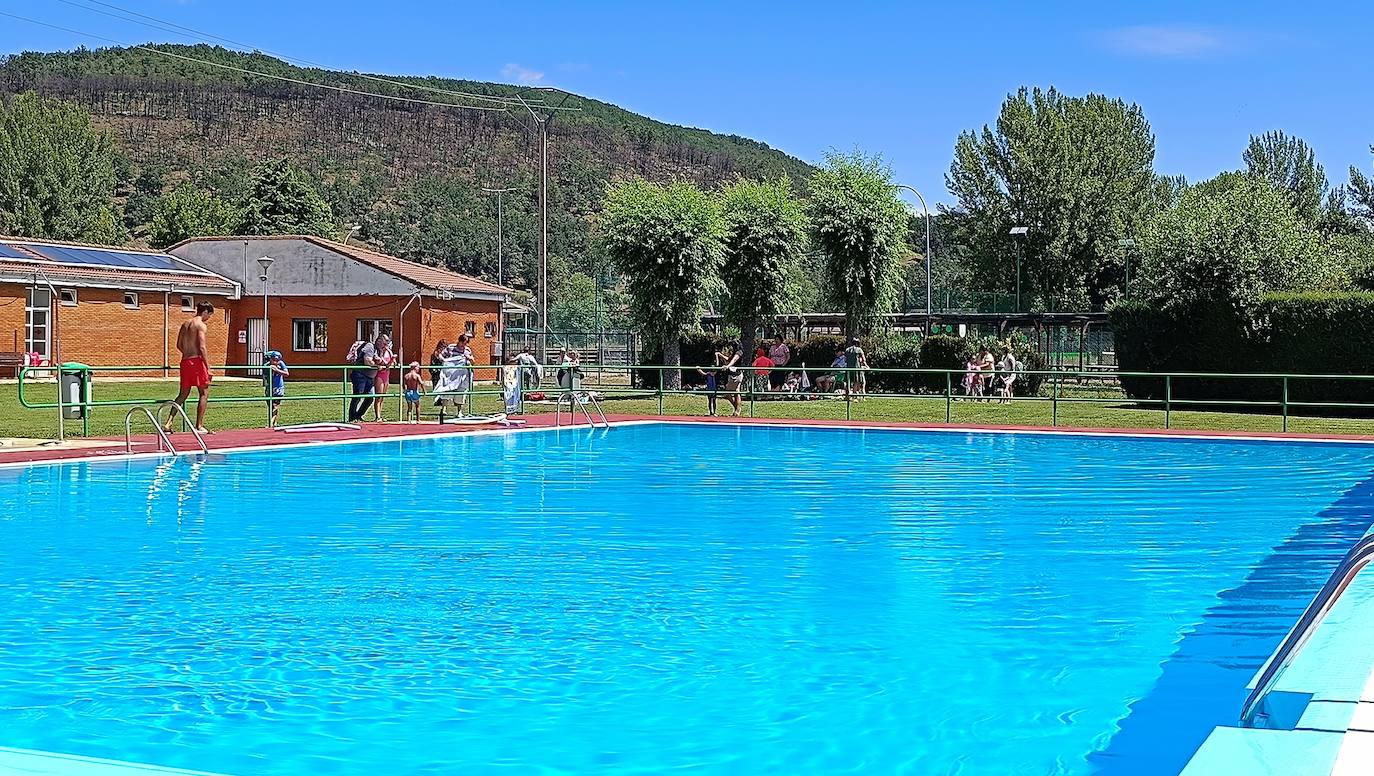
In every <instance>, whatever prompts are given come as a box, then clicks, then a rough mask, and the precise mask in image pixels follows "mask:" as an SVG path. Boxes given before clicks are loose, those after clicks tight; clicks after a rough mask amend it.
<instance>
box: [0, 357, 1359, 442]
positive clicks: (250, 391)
mask: <svg viewBox="0 0 1374 776" xmlns="http://www.w3.org/2000/svg"><path fill="white" fill-rule="evenodd" d="M150 368H151V367H147V366H130V367H92V368H91V369H90V373H91V375H92V376H93V377H94V384H93V387H92V388H91V389H90V390H88V391H85V392H84V393H82V394H81V395H80V396H79V397H78V400H77V401H64V400H63V399H62V398H61V397H60V396H54V394H55V393H56V391H54V383H53V381H52V380H51V379H40V378H39V377H38V375H39V374H51V370H47V369H42V370H40V369H33V368H27V369H24V370H22V371H21V373H20V379H19V385H18V400H19V403H20V405H21V406H22V407H24V408H27V409H30V410H36V411H41V410H52V409H58V410H65V411H67V412H75V414H76V415H79V416H80V417H81V420H82V424H83V431H85V432H89V430H90V426H89V420H90V418H91V416H92V414H93V413H94V412H96V411H99V410H102V409H107V408H119V407H123V408H128V407H132V406H135V405H139V404H147V403H149V402H152V401H155V400H161V401H165V400H166V399H167V398H170V396H166V395H160V396H154V394H155V393H163V394H165V393H167V392H171V390H172V389H171V388H170V386H167V387H164V385H165V384H162V383H154V384H153V385H156V386H157V387H156V388H153V389H151V390H144V391H141V392H140V391H139V390H137V386H138V385H139V384H140V383H138V382H135V381H128V380H121V381H113V382H111V383H109V384H108V385H104V386H102V383H101V379H100V378H101V377H102V376H112V375H113V376H117V375H119V374H128V373H134V372H138V371H146V370H149V369H150ZM228 368H231V369H233V368H238V369H243V368H245V367H243V366H237V367H228ZM358 368H359V367H356V366H352V365H334V366H317V367H305V366H301V367H293V368H292V376H293V377H292V379H293V383H292V384H291V385H290V386H289V390H288V392H287V395H286V396H285V397H270V396H267V395H265V391H264V389H263V386H262V384H261V383H256V382H254V381H245V380H240V381H234V382H229V381H226V382H227V383H228V385H227V386H225V387H224V388H223V389H221V390H220V391H219V393H218V394H216V395H213V396H212V397H211V399H210V403H211V404H215V405H230V406H231V407H232V406H233V405H238V406H241V407H242V406H245V405H246V406H250V407H251V406H253V405H257V406H258V407H261V408H262V410H263V411H262V412H260V413H258V412H253V413H245V412H242V411H238V412H237V414H236V415H235V419H234V421H233V423H234V424H237V425H240V426H252V425H262V423H260V422H258V420H257V419H265V417H266V414H267V412H266V411H267V408H268V407H269V406H270V404H269V403H270V402H272V401H282V402H284V403H285V404H286V405H287V406H292V405H296V406H299V407H300V408H301V409H300V412H299V413H298V414H297V416H296V417H293V418H291V420H293V421H306V420H321V419H331V420H332V419H337V418H338V417H340V416H345V417H346V412H347V405H348V403H349V402H350V400H352V399H355V398H358V397H359V395H358V394H355V393H353V392H352V391H351V389H350V386H349V383H348V382H347V381H346V380H341V381H338V382H334V381H324V380H321V381H311V380H310V379H309V377H308V375H309V374H311V372H312V370H319V371H320V372H325V371H328V372H332V373H334V374H339V373H346V372H347V371H349V370H353V369H358ZM472 369H473V373H474V376H475V378H476V379H475V384H474V386H473V388H472V390H471V391H470V392H468V394H467V395H466V409H467V411H470V412H476V411H479V410H485V411H487V412H491V413H498V412H501V411H503V409H504V408H506V407H507V406H508V405H507V401H508V399H511V398H514V400H515V402H516V405H517V411H522V412H530V413H538V412H543V411H549V410H551V409H552V406H553V403H554V399H555V397H556V395H557V394H558V393H559V392H560V389H559V388H558V387H557V386H558V379H557V378H558V374H557V372H558V368H557V367H555V368H553V369H549V370H547V371H546V374H545V377H544V381H543V383H542V384H539V385H535V386H526V387H525V388H524V389H523V390H519V391H518V396H514V397H511V396H509V391H510V389H508V388H506V387H505V385H506V384H513V383H507V378H508V377H509V373H507V372H505V371H503V367H500V366H476V367H472ZM676 369H683V370H684V371H687V372H689V373H696V372H697V370H698V369H700V370H701V371H702V372H706V373H712V372H713V370H714V368H713V367H709V366H703V367H700V368H698V367H665V366H661V365H643V364H639V365H626V366H616V365H608V364H588V363H584V364H582V365H581V366H580V370H581V372H582V373H583V374H584V375H585V377H584V379H583V381H582V388H583V390H584V391H588V392H594V393H596V394H598V395H599V396H600V397H601V398H602V400H603V401H605V402H606V403H607V409H608V410H609V411H611V412H612V413H619V414H622V415H689V414H702V413H703V412H705V411H706V410H707V408H708V407H711V406H714V407H715V411H716V412H720V413H729V414H735V413H738V414H740V415H747V416H751V417H764V418H778V419H789V418H790V419H812V420H814V419H832V420H846V419H847V420H870V421H872V420H879V421H900V422H924V423H932V424H956V425H995V426H1045V427H1057V426H1063V425H1068V426H1074V427H1086V428H1098V427H1102V428H1111V427H1115V428H1123V427H1125V428H1154V427H1162V428H1166V429H1171V428H1191V429H1203V430H1244V431H1264V432H1272V433H1284V432H1290V431H1302V432H1311V433H1359V434H1374V375H1300V374H1223V373H1193V372H1188V373H1184V372H1178V373H1148V372H1110V373H1104V372H1102V371H1100V370H1038V371H1025V372H1018V373H1015V375H1013V376H1012V378H1013V379H1012V380H1011V381H1010V382H1011V385H1010V389H1009V390H1008V389H1007V388H1006V381H1005V378H1006V377H1008V376H1009V375H1007V374H1004V373H997V372H986V373H981V374H978V375H976V377H977V378H978V380H977V382H976V383H971V380H972V379H973V378H974V377H975V375H974V373H971V372H968V371H965V370H941V369H866V370H857V369H847V368H843V367H837V368H831V369H809V370H804V371H802V370H790V371H789V375H788V377H789V378H792V377H796V378H800V379H797V380H795V381H793V380H790V379H789V380H788V381H787V383H785V384H784V386H783V387H782V388H781V389H775V388H772V387H771V386H769V385H768V381H767V380H764V379H761V377H760V376H758V375H755V374H752V373H754V372H756V370H755V369H754V368H752V367H747V368H743V369H741V370H740V371H739V372H738V373H735V374H734V375H731V374H730V373H726V372H714V374H716V377H717V379H716V382H715V388H714V390H711V389H709V388H708V387H706V386H699V387H690V388H661V387H654V388H636V387H633V386H632V385H631V384H630V383H629V381H628V375H629V373H630V372H631V371H632V370H643V371H645V372H650V373H652V372H654V371H659V372H671V371H674V370H676ZM1123 380H1126V381H1128V382H1129V381H1132V380H1135V381H1148V382H1149V384H1150V385H1151V386H1153V387H1152V388H1151V390H1150V392H1149V395H1128V394H1127V392H1126V391H1125V390H1124V389H1123V387H1122V381H1123ZM1204 380H1205V381H1206V384H1207V387H1208V391H1209V392H1208V394H1207V398H1201V397H1199V396H1198V395H1196V394H1190V393H1189V391H1190V390H1191V388H1190V387H1191V386H1195V385H1198V384H1199V383H1200V381H1204ZM656 382H658V383H659V384H660V385H661V384H662V382H663V381H656ZM670 382H671V380H670ZM143 384H144V385H147V383H143ZM219 385H220V384H219V383H216V386H217V387H219ZM392 385H393V386H394V387H393V389H392V390H391V391H390V392H389V393H387V394H384V395H383V398H384V399H385V400H386V401H387V402H388V404H387V407H388V408H389V409H388V415H387V417H388V418H392V417H395V418H397V419H399V416H400V414H401V413H400V407H401V402H402V399H401V396H400V386H399V381H398V380H396V379H395V378H393V382H392ZM1218 386H1222V387H1223V388H1224V387H1225V386H1234V392H1230V393H1228V392H1227V391H1226V390H1220V392H1219V389H1218ZM427 387H428V386H427ZM1180 388H1181V389H1182V392H1180ZM106 390H108V391H110V392H112V393H117V394H119V395H120V398H112V399H105V398H102V391H106ZM1136 393H1140V392H1138V391H1137V392H1136ZM225 394H232V395H225ZM1324 397H1339V400H1328V399H1327V398H1324ZM54 399H55V400H54ZM429 403H430V399H429V398H427V399H426V400H425V404H426V407H427V408H428V406H429ZM114 414H118V413H114ZM110 417H111V418H112V417H113V414H112V415H111V416H110ZM111 427H112V422H111V420H110V419H109V418H106V419H105V420H104V421H103V422H102V423H100V424H98V428H104V429H109V428H111ZM111 433H112V432H111Z"/></svg>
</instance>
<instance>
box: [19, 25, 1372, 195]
mask: <svg viewBox="0 0 1374 776" xmlns="http://www.w3.org/2000/svg"><path fill="white" fill-rule="evenodd" d="M105 1H106V2H109V3H111V4H113V5H116V6H120V7H124V8H128V9H132V10H136V11H139V12H142V13H146V14H149V15H152V16H156V17H159V18H163V19H167V20H169V21H174V22H178V23H180V24H183V25H186V26H189V27H194V28H197V29H201V30H205V31H209V32H213V33H216V34H219V35H223V36H225V37H228V38H233V39H236V40H241V41H245V42H248V43H252V44H254V45H256V46H258V47H260V48H262V49H266V50H271V51H276V52H281V53H284V54H288V55H292V56H298V57H302V58H305V59H309V60H313V61H316V62H320V63H322V64H325V65H328V66H331V67H337V68H342V69H356V70H362V71H370V72H377V73H389V74H393V73H403V74H420V75H427V74H435V75H443V76H453V77H462V78H472V79H481V80H493V81H508V82H516V81H523V82H539V83H545V84H550V85H555V86H560V87H563V88H566V89H569V90H571V91H574V92H578V93H581V94H586V95H589V96H592V97H596V98H598V99H602V100H606V101H608V102H613V103H616V104H619V105H621V106H624V107H626V108H628V109H630V110H633V111H636V112H639V113H643V114H646V115H649V116H651V117H654V118H657V119H660V120H663V121H668V122H672V123H678V124H687V125H692V126H700V127H705V128H707V129H711V130H715V131H718V132H727V133H734V134H739V135H745V136H748V137H753V138H756V139H759V140H763V141H764V142H767V143H769V144H770V145H773V146H775V147H777V148H781V149H783V150H784V151H787V152H789V153H792V154H794V155H796V156H799V157H801V158H803V159H807V160H813V161H814V160H818V159H819V158H820V157H821V156H822V155H823V154H824V152H825V151H826V150H827V149H829V148H839V149H842V150H847V149H850V148H855V147H858V148H862V149H864V150H866V151H871V152H877V153H880V154H881V155H882V156H883V157H884V158H885V159H886V160H887V161H888V162H889V163H890V164H891V165H892V167H893V168H894V169H895V171H896V173H897V178H898V179H899V180H900V181H901V182H905V183H909V184H912V185H914V186H916V187H917V188H918V189H921V190H922V192H923V193H924V194H925V195H926V197H927V199H928V200H931V202H932V206H933V204H934V202H937V201H940V202H949V201H950V197H949V195H948V193H947V192H946V191H945V188H944V173H945V171H946V169H947V168H948V165H949V160H950V155H951V149H952V147H953V143H954V139H955V137H956V135H957V134H958V133H959V131H960V130H964V129H968V128H974V127H979V126H981V125H983V124H984V123H987V122H990V121H992V120H993V119H994V117H995V116H996V112H997V108H998V106H999V104H1000V103H1001V100H1002V99H1003V97H1004V96H1005V95H1006V94H1007V93H1008V92H1010V91H1013V90H1015V89H1016V88H1017V87H1018V86H1020V85H1022V84H1027V85H1040V86H1050V85H1053V86H1056V87H1058V88H1059V89H1060V90H1062V91H1065V92H1067V93H1070V94H1082V93H1085V92H1088V91H1096V92H1101V93H1105V94H1108V95H1113V96H1120V97H1123V98H1125V99H1127V100H1129V101H1133V102H1136V103H1139V104H1140V105H1141V106H1142V107H1143V108H1144V110H1145V115H1146V117H1147V118H1148V119H1149V120H1150V122H1151V124H1152V126H1153V128H1154V131H1155V135H1156V137H1157V139H1158V156H1157V160H1156V168H1157V169H1158V171H1160V172H1162V173H1169V174H1177V173H1182V174H1184V175H1187V176H1188V178H1189V179H1190V180H1201V179H1204V178H1207V177H1210V176H1211V175H1213V174H1215V173H1217V172H1219V171H1222V170H1226V169H1234V168H1236V167H1237V166H1239V165H1240V163H1241V161H1240V155H1241V152H1242V150H1243V149H1244V146H1245V143H1246V140H1247V138H1248V136H1249V135H1250V134H1252V133H1255V134H1258V133H1261V132H1264V131H1266V130H1269V129H1284V130H1286V131H1288V132H1290V133H1293V134H1297V135H1299V136H1301V137H1303V138H1305V139H1306V140H1307V141H1308V142H1309V143H1310V144H1311V145H1312V146H1313V147H1314V148H1315V149H1316V151H1317V155H1318V159H1319V161H1321V162H1322V163H1323V164H1324V165H1325V166H1326V168H1327V172H1328V175H1329V176H1330V177H1331V179H1332V182H1333V183H1337V182H1341V181H1344V180H1345V178H1346V172H1345V171H1346V168H1347V167H1348V166H1349V165H1351V164H1355V165H1358V166H1360V168H1361V169H1363V170H1365V171H1366V172H1368V171H1370V169H1371V155H1370V153H1369V145H1370V144H1371V143H1374V100H1372V99H1371V85H1374V78H1371V76H1372V75H1374V64H1371V62H1374V58H1371V57H1370V55H1369V45H1370V40H1371V32H1370V31H1371V30H1374V4H1365V5H1363V6H1362V5H1361V4H1359V3H1356V2H1348V1H1342V0H1338V1H1337V2H1324V3H1323V2H1304V3H1291V2H1290V3H1277V2H1238V0H1210V1H1209V2H1196V0H1194V1H1193V2H1179V1H1177V0H1161V1H1160V2H1150V3H1146V2H1121V3H1103V2H1100V0H1099V2H1047V3H1029V2H999V1H988V2H978V3H950V2H942V3H938V4H934V3H931V4H926V3H916V2H911V3H899V2H873V3H866V2H843V3H819V2H808V1H807V0H799V1H798V2H792V3H781V2H779V3H775V4H771V8H769V9H767V10H765V8H764V7H763V5H764V4H760V3H749V2H741V1H740V0H735V2H729V3H726V2H716V0H697V1H694V2H690V3H687V2H681V3H646V2H642V1H641V2H634V3H631V2H601V3H594V2H561V3H553V2H533V1H530V2H523V3H492V2H451V1H450V2H442V3H441V2H433V1H429V2H420V1H419V0H393V1H392V2H387V3H376V2H356V1H355V0H335V1H334V2H324V1H323V0H273V1H272V2H266V1H265V0H105ZM83 2H85V0H70V2H69V3H63V2H61V1H60V0H24V1H23V2H19V1H18V0H0V10H5V11H10V12H13V13H18V14H22V15H25V16H29V17H32V18H37V19H42V20H45V21H49V22H53V23H56V24H61V25H63V26H68V27H72V28H74V29H79V30H82V31H87V32H94V33H97V34H100V35H103V36H105V37H109V38H115V39H118V40H120V41H123V42H143V41H148V40H160V41H174V40H178V39H177V38H176V37H175V36H172V35H169V34H167V33H162V32H156V31H152V30H149V29H148V28H146V27H140V26H139V25H136V24H132V23H128V22H123V21H118V20H115V19H111V18H109V17H107V16H101V15H98V14H95V13H91V12H89V11H86V10H81V9H79V8H77V7H74V6H75V5H80V4H82V3H83ZM180 40H181V41H182V42H186V41H187V39H186V38H181V39H180ZM82 43H86V44H87V45H100V43H99V42H97V41H91V40H88V39H82V38H81V37H78V36H75V35H71V34H68V33H63V32H56V31H53V30H48V29H43V28H39V27H33V26H31V25H27V24H23V23H20V22H16V21H12V20H10V19H0V51H3V52H14V51H21V50H26V49H31V50H51V49H62V48H71V47H74V46H76V45H78V44H82Z"/></svg>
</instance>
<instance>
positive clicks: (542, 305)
mask: <svg viewBox="0 0 1374 776" xmlns="http://www.w3.org/2000/svg"><path fill="white" fill-rule="evenodd" d="M530 90H538V91H550V92H554V91H558V90H556V89H553V88H551V87H546V86H545V87H531V88H530ZM562 94H563V99H561V100H559V101H558V104H557V105H548V104H545V103H539V105H538V106H537V107H538V108H539V110H538V111H536V110H535V107H536V106H534V105H531V104H530V103H529V102H528V101H527V100H525V98H524V96H523V95H522V94H521V93H519V92H517V93H516V95H515V98H516V99H517V100H519V101H520V104H521V105H523V106H524V108H525V110H526V111H527V112H528V113H529V115H530V120H531V121H533V122H534V125H535V126H534V127H529V125H526V126H527V127H529V128H538V130H539V328H540V330H541V331H542V332H543V333H544V336H543V337H542V338H541V343H542V341H543V340H547V339H548V333H549V122H550V121H552V120H553V117H554V116H556V115H557V114H558V111H560V110H564V108H563V104H564V103H566V102H567V101H568V98H569V97H571V96H572V95H571V94H570V93H568V92H562ZM543 348H544V345H543V344H541V345H540V350H541V351H542V350H543Z"/></svg>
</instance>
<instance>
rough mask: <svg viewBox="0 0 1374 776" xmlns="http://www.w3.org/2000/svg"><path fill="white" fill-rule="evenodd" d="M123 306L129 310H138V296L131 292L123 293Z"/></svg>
mask: <svg viewBox="0 0 1374 776" xmlns="http://www.w3.org/2000/svg"><path fill="white" fill-rule="evenodd" d="M124 306H125V307H126V308H128V309H130V310H137V309H138V294H136V293H134V292H133V291H125V292H124Z"/></svg>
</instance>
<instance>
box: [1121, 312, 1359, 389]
mask: <svg viewBox="0 0 1374 776" xmlns="http://www.w3.org/2000/svg"><path fill="white" fill-rule="evenodd" d="M1110 319H1111V323H1112V329H1113V331H1114V332H1115V336H1116V356H1117V363H1118V365H1119V366H1120V369H1121V370H1122V371H1123V372H1219V373H1237V372H1239V373H1260V374H1318V375H1345V374H1374V346H1372V345H1371V343H1374V293H1367V292H1358V293H1350V292H1342V293H1332V292H1305V293H1273V294H1266V295H1265V296H1263V297H1261V299H1260V301H1259V303H1258V305H1257V306H1256V308H1255V309H1254V310H1253V311H1251V312H1250V313H1249V314H1248V315H1241V314H1238V313H1237V312H1235V311H1233V310H1232V309H1230V308H1224V307H1215V308H1209V309H1203V310H1198V311H1194V312H1192V313H1191V314H1177V313H1171V312H1166V311H1164V310H1160V309H1158V308H1155V307H1153V306H1150V305H1147V304H1144V303H1141V302H1122V303H1118V304H1117V305H1115V306H1113V307H1112V309H1111V310H1110ZM1170 382H1171V383H1172V384H1171V386H1170V390H1171V395H1172V396H1173V397H1174V398H1181V399H1207V400H1212V401H1226V400H1231V399H1235V400H1240V401H1267V402H1277V401H1280V400H1281V399H1282V397H1283V381H1282V380H1281V379H1279V378H1191V377H1189V378H1171V381H1170ZM1121 383H1122V387H1123V388H1124V389H1125V391H1126V393H1127V395H1129V396H1131V397H1133V398H1142V399H1162V398H1163V397H1164V381H1163V380H1162V379H1160V378H1141V377H1134V378H1132V377H1123V378H1122V380H1121ZM1288 399H1289V400H1290V401H1296V402H1374V380H1368V381H1366V380H1359V381H1357V380H1289V381H1288ZM1328 409H1329V408H1328Z"/></svg>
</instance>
